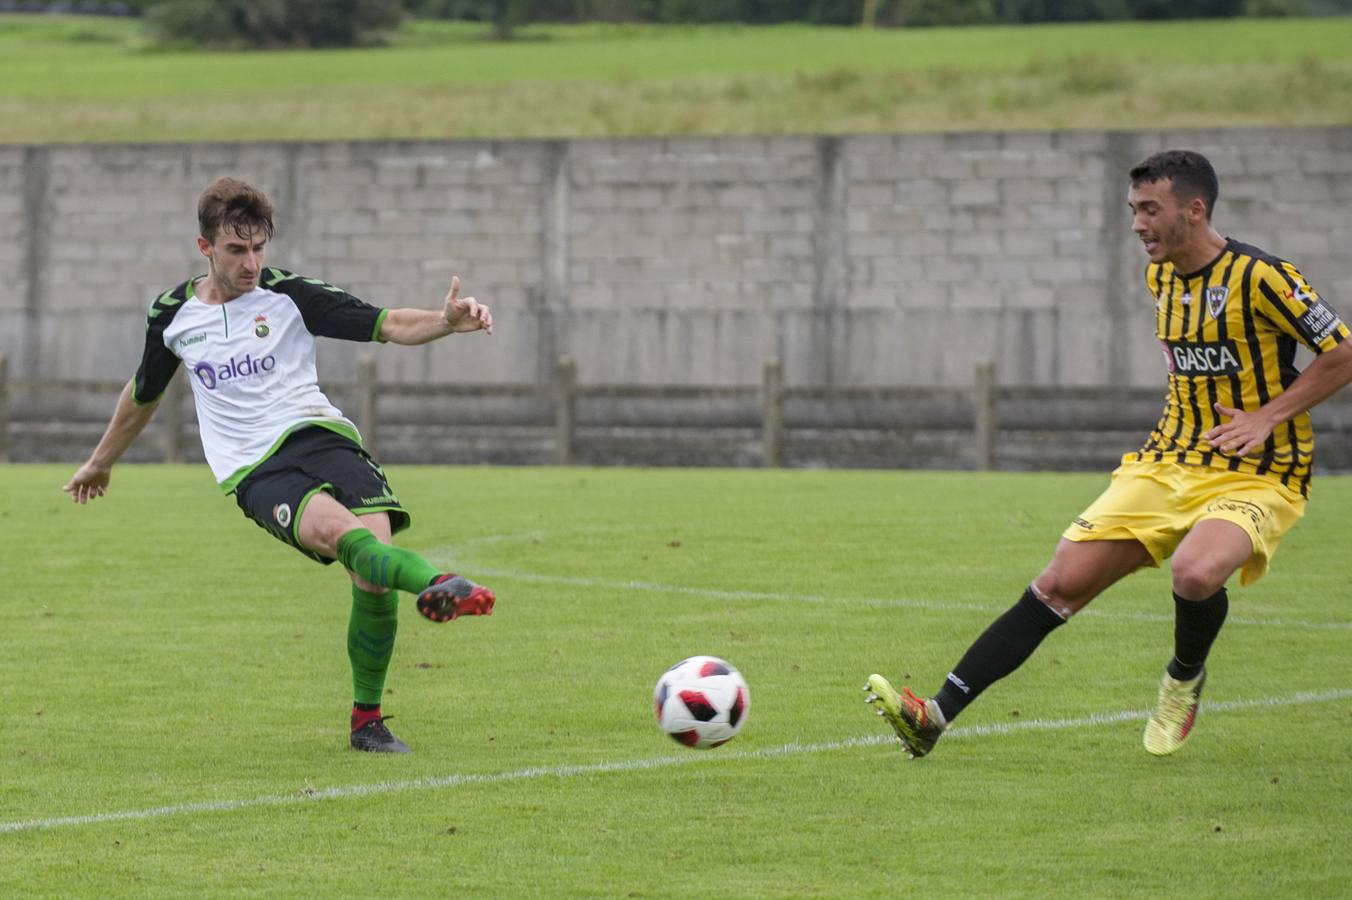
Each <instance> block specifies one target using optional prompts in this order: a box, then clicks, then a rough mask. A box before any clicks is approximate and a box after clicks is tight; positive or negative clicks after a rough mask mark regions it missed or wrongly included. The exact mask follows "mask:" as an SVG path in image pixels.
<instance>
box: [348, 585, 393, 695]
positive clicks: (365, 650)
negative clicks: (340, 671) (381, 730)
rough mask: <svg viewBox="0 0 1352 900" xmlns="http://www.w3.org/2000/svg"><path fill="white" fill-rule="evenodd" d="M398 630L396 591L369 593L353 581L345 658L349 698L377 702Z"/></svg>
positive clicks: (388, 667)
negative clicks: (348, 668)
mask: <svg viewBox="0 0 1352 900" xmlns="http://www.w3.org/2000/svg"><path fill="white" fill-rule="evenodd" d="M398 630H399V594H398V593H397V592H395V591H387V592H386V593H384V594H371V593H368V592H366V591H363V590H362V589H361V588H359V587H357V586H356V585H355V584H354V585H352V615H351V616H350V617H349V618H348V620H347V658H348V659H349V660H351V662H352V698H353V700H354V701H355V702H357V703H375V704H379V703H380V695H381V694H382V693H384V691H385V673H386V672H388V671H389V669H390V657H391V656H393V655H394V635H395V633H396V632H397V631H398Z"/></svg>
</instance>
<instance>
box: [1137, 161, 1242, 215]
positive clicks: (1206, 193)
mask: <svg viewBox="0 0 1352 900" xmlns="http://www.w3.org/2000/svg"><path fill="white" fill-rule="evenodd" d="M1130 174H1131V186H1132V187H1136V186H1137V185H1139V184H1141V183H1142V182H1149V183H1154V182H1156V181H1159V180H1161V179H1164V178H1168V179H1169V180H1170V181H1172V182H1173V185H1172V190H1173V193H1174V196H1175V197H1177V198H1178V199H1179V200H1182V201H1184V202H1187V201H1188V200H1192V199H1193V198H1195V197H1200V198H1201V199H1202V202H1203V203H1205V204H1206V217H1207V220H1208V221H1210V219H1211V211H1212V210H1213V209H1215V208H1216V198H1217V197H1219V196H1220V193H1221V184H1220V180H1219V179H1218V178H1217V177H1216V170H1215V169H1213V168H1211V162H1210V161H1209V160H1208V159H1207V158H1206V157H1205V156H1203V155H1202V154H1200V153H1194V152H1193V151H1191V150H1164V151H1162V152H1160V153H1156V154H1154V155H1153V156H1150V157H1149V158H1147V159H1146V160H1145V161H1144V162H1142V163H1141V164H1140V165H1138V166H1137V167H1136V168H1134V169H1132V170H1131V173H1130Z"/></svg>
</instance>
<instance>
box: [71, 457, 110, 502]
mask: <svg viewBox="0 0 1352 900" xmlns="http://www.w3.org/2000/svg"><path fill="white" fill-rule="evenodd" d="M111 474H112V473H111V472H109V470H108V469H103V468H99V467H98V466H92V465H90V464H89V463H85V464H84V465H83V466H80V468H78V469H76V470H75V474H74V475H72V476H70V481H68V482H66V484H65V485H64V486H62V488H61V490H63V491H65V492H66V493H67V494H70V499H71V501H72V502H73V503H88V502H89V501H90V500H93V499H94V498H95V497H102V496H103V495H104V494H106V493H108V477H109V475H111Z"/></svg>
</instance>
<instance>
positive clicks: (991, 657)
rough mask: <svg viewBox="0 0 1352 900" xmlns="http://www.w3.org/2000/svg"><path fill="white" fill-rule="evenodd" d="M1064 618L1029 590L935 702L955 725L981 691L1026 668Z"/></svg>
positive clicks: (962, 664)
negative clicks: (1017, 670) (955, 721)
mask: <svg viewBox="0 0 1352 900" xmlns="http://www.w3.org/2000/svg"><path fill="white" fill-rule="evenodd" d="M1065 621H1066V620H1065V619H1063V618H1061V617H1060V616H1058V615H1057V614H1056V613H1054V612H1052V611H1051V610H1050V609H1048V608H1047V605H1046V604H1045V603H1043V602H1042V601H1041V600H1039V599H1038V598H1037V595H1036V594H1034V593H1033V589H1032V588H1031V587H1029V588H1028V589H1027V590H1025V591H1024V592H1023V596H1022V597H1020V598H1019V602H1018V603H1015V604H1014V605H1013V606H1011V607H1010V608H1009V609H1008V611H1006V612H1005V614H1004V615H1002V616H1001V617H1000V618H998V619H996V620H995V621H994V622H992V623H991V624H990V627H989V628H987V629H986V630H985V631H984V632H982V634H981V637H979V638H977V639H976V641H975V642H974V643H973V644H972V646H971V647H970V648H968V650H967V652H966V653H965V654H964V655H963V657H962V659H961V660H959V661H958V664H957V665H956V666H954V667H953V671H952V672H950V673H948V679H947V680H946V681H945V682H944V686H943V687H941V688H939V692H938V693H937V694H935V695H934V701H935V702H936V703H938V704H939V709H940V710H942V711H943V714H944V718H945V719H947V720H948V721H950V722H952V721H953V719H954V718H956V717H957V715H958V713H960V712H962V710H963V708H964V707H966V706H967V704H969V703H971V702H972V701H973V700H975V699H976V698H977V697H978V696H979V695H980V694H981V692H982V691H984V690H985V689H986V688H988V687H990V686H991V685H992V684H994V683H995V682H997V681H999V680H1000V679H1001V678H1004V677H1005V676H1006V675H1008V674H1009V673H1010V672H1013V671H1014V670H1015V669H1017V668H1018V667H1019V666H1021V665H1023V662H1024V660H1026V659H1028V657H1030V656H1032V655H1033V651H1034V650H1036V649H1037V647H1038V644H1041V643H1042V639H1043V638H1045V637H1046V636H1047V635H1049V634H1051V633H1052V631H1053V630H1055V629H1056V628H1057V627H1058V626H1061V625H1064V624H1065Z"/></svg>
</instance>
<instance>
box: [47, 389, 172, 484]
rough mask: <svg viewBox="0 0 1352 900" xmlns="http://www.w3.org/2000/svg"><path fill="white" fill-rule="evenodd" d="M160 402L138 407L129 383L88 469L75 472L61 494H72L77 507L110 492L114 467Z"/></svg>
mask: <svg viewBox="0 0 1352 900" xmlns="http://www.w3.org/2000/svg"><path fill="white" fill-rule="evenodd" d="M159 405H160V401H159V400H155V401H153V402H151V403H147V404H145V405H144V406H138V405H137V404H136V402H135V401H134V400H132V398H131V382H130V381H129V382H127V385H126V387H124V388H123V389H122V394H121V395H120V396H119V397H118V398H117V408H116V409H115V410H113V417H112V419H110V420H109V422H108V427H107V428H106V429H104V432H103V437H101V438H100V439H99V443H98V446H96V447H95V448H94V452H93V453H91V454H90V455H89V459H88V460H87V461H86V462H85V464H84V465H82V466H80V468H78V469H76V470H75V474H74V475H72V476H71V477H70V481H68V482H66V484H65V486H64V487H62V488H61V490H63V491H65V492H66V493H67V494H70V499H71V500H73V501H74V502H76V503H88V502H89V501H90V500H93V499H94V498H95V497H102V496H103V495H104V494H106V493H107V492H108V478H109V476H110V475H111V474H112V471H113V464H114V463H116V462H117V461H118V460H119V459H121V458H122V454H123V453H126V452H127V448H128V447H130V446H131V445H132V442H134V441H135V440H136V437H137V435H139V434H140V433H141V432H142V431H144V430H145V427H146V424H147V423H148V422H149V421H150V417H151V416H153V415H154V414H155V410H156V409H157V408H159Z"/></svg>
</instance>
